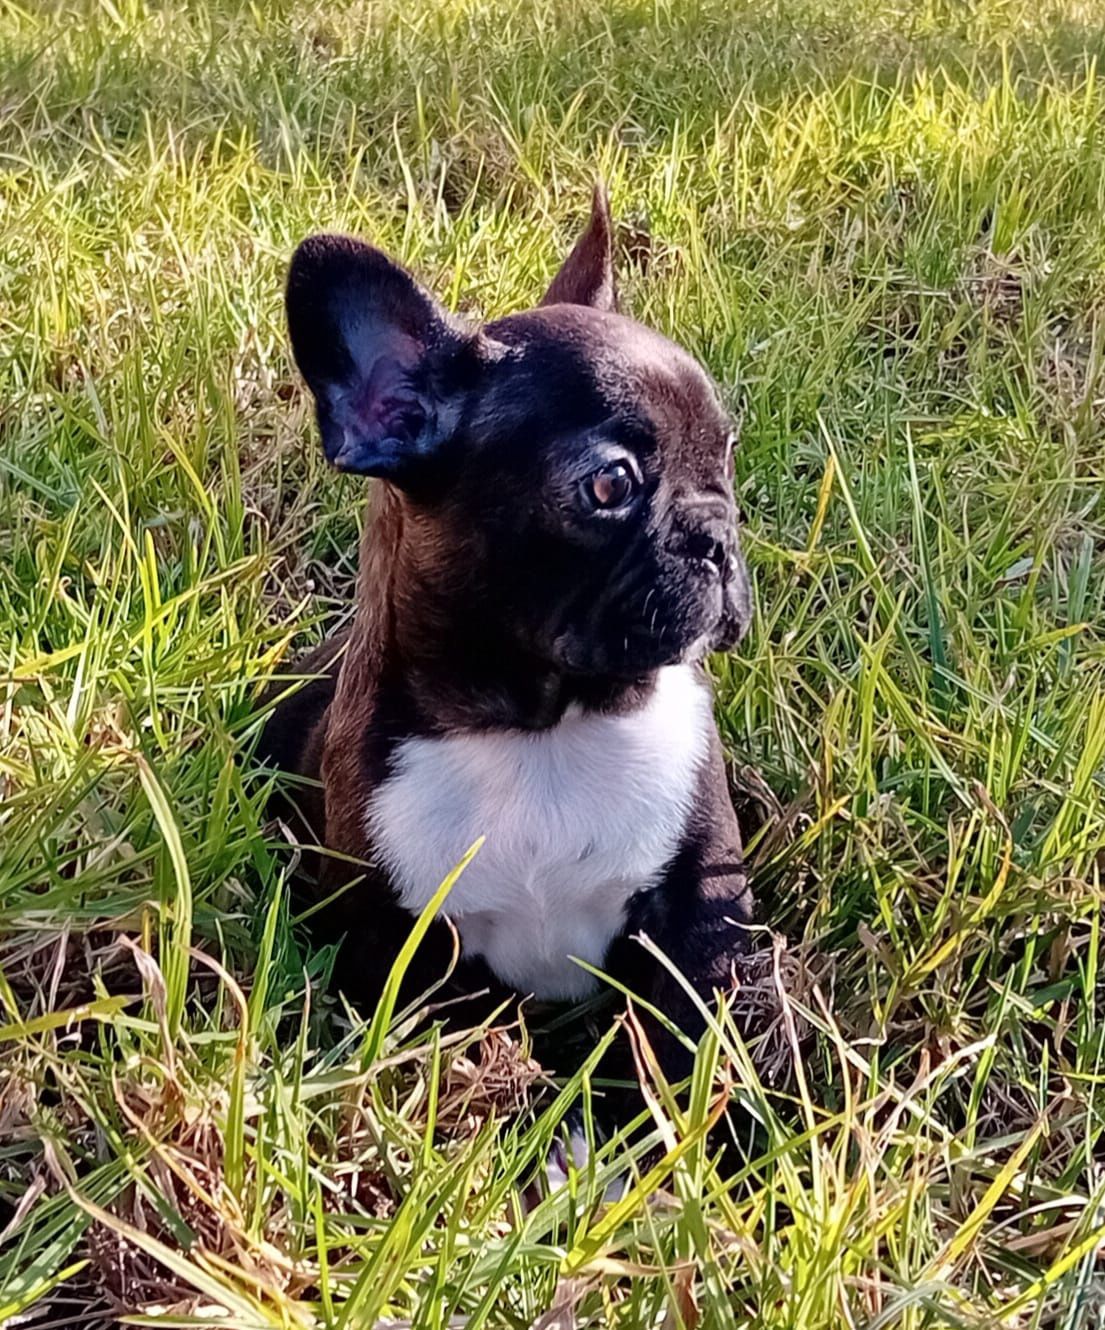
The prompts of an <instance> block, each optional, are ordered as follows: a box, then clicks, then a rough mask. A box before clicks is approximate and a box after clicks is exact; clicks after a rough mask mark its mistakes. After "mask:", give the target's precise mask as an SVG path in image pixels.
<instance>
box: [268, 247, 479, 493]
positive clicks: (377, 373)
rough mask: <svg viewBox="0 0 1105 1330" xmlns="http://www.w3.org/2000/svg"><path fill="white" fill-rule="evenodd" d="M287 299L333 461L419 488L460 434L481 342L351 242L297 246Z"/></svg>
mask: <svg viewBox="0 0 1105 1330" xmlns="http://www.w3.org/2000/svg"><path fill="white" fill-rule="evenodd" d="M285 300H286V305H287V312H288V331H289V333H290V334H291V339H292V349H293V350H294V352H295V359H296V363H297V364H298V366H299V369H300V372H301V373H302V374H303V377H304V378H305V379H306V380H307V385H308V387H309V388H310V389H311V392H312V393H314V396H315V402H316V405H317V407H318V423H319V429H320V430H321V432H322V446H323V449H324V451H325V453H326V457H327V460H328V461H330V462H331V463H332V464H333V465H334V466H335V467H337V468H338V470H339V471H355V472H358V473H359V474H361V475H366V476H380V477H382V478H383V479H385V480H390V481H392V482H394V483H395V484H397V485H400V486H404V485H408V484H411V483H413V482H414V481H415V480H416V479H417V477H418V476H419V474H420V473H422V472H423V471H424V469H425V463H426V462H427V461H428V460H431V459H432V458H433V457H434V456H435V455H436V454H437V453H438V452H439V451H440V450H441V448H442V446H443V445H444V444H445V443H446V442H447V441H448V439H449V437H450V435H451V433H452V431H453V429H454V428H455V425H456V421H457V417H458V415H459V411H460V398H461V395H462V391H463V388H462V381H463V378H464V373H463V371H464V364H465V363H466V362H468V361H470V360H471V359H472V353H473V348H474V345H475V342H476V337H475V335H474V334H473V333H472V332H470V331H468V330H466V329H464V328H463V326H462V325H461V324H460V323H459V321H457V320H455V319H453V318H452V317H451V316H450V315H449V314H448V313H447V312H446V311H445V310H444V309H443V308H442V307H441V306H440V305H439V304H438V303H437V301H435V300H434V299H433V297H432V296H430V295H428V294H427V293H426V292H425V291H423V290H422V288H421V287H420V286H419V285H418V284H417V283H416V282H415V281H414V279H413V278H412V277H411V276H410V275H409V274H408V273H407V272H405V271H404V270H403V269H402V268H400V267H399V266H398V265H397V264H395V263H392V261H391V260H390V259H389V258H387V257H386V256H385V255H383V254H381V253H380V251H379V250H377V249H373V248H372V247H371V246H370V245H365V244H362V243H361V242H360V241H359V240H353V239H351V238H350V237H348V236H337V235H318V236H312V237H311V238H310V239H309V240H305V241H304V242H303V243H302V244H301V245H300V246H299V248H298V249H297V250H296V252H295V255H294V257H293V258H292V262H291V267H290V269H289V271H288V286H287V291H286V295H285Z"/></svg>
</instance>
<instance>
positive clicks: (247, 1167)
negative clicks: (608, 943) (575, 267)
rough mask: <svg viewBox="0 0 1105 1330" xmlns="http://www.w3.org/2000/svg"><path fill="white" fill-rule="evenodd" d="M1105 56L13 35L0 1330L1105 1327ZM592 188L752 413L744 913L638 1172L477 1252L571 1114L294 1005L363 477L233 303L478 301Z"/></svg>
mask: <svg viewBox="0 0 1105 1330" xmlns="http://www.w3.org/2000/svg"><path fill="white" fill-rule="evenodd" d="M1103 56H1105V19H1103V17H1102V14H1101V11H1100V8H1099V6H1098V5H1097V4H1093V3H1090V2H1089V0H1087V2H1086V3H1082V4H1080V3H1077V2H1076V0H1063V2H1059V0H1036V2H1035V3H1032V2H1031V0H926V2H925V3H923V4H916V3H911V2H910V0H856V2H855V3H852V2H850V0H750V2H749V3H747V4H742V5H739V6H736V5H732V4H730V3H726V2H724V0H649V2H648V3H644V2H643V0H610V3H585V0H558V2H557V3H556V4H552V5H546V6H533V5H530V4H529V3H527V2H526V0H446V2H445V3H440V2H439V0H382V2H381V3H368V2H367V0H319V3H316V4H302V3H300V4H294V5H293V4H291V3H290V2H289V0H273V2H271V3H269V2H266V3H248V2H247V0H211V3H208V4H202V3H198V2H197V3H182V4H175V5H165V6H162V5H160V4H156V3H152V2H148V0H69V2H68V3H51V2H48V0H39V2H38V3H22V4H20V3H16V0H4V3H3V4H0V67H2V73H0V105H2V114H0V171H2V173H3V174H2V180H3V184H2V188H0V256H2V257H0V328H2V335H0V652H2V661H0V796H2V803H0V935H2V938H3V941H2V955H0V959H2V966H3V975H2V980H0V1004H2V1008H3V1011H2V1014H0V1022H2V1023H0V1041H2V1045H3V1049H2V1052H3V1057H2V1060H0V1229H2V1232H0V1320H3V1319H4V1318H9V1319H8V1320H7V1323H8V1324H13V1325H15V1324H32V1325H38V1326H46V1325H53V1326H98V1325H109V1324H115V1323H116V1320H117V1318H120V1317H123V1316H126V1315H139V1316H140V1315H149V1314H151V1313H152V1312H153V1311H154V1310H155V1309H158V1308H160V1309H161V1310H162V1311H163V1312H164V1313H165V1315H164V1316H162V1317H161V1319H160V1321H159V1323H161V1324H175V1325H183V1324H193V1325H212V1324H232V1325H234V1326H235V1327H237V1328H238V1330H246V1328H247V1327H272V1326H313V1325H327V1326H337V1327H367V1326H372V1325H374V1324H377V1323H381V1324H396V1325H411V1326H418V1327H427V1328H429V1327H444V1326H450V1325H458V1326H459V1325H468V1326H473V1327H478V1326H484V1325H487V1326H513V1327H529V1326H536V1325H541V1326H545V1327H551V1326H553V1325H557V1326H561V1327H567V1326H579V1327H584V1326H619V1327H638V1326H640V1327H644V1326H649V1327H652V1326H663V1327H671V1328H673V1330H674V1327H679V1326H684V1327H694V1326H702V1327H714V1326H718V1327H726V1326H733V1327H735V1326H748V1327H752V1326H755V1327H764V1328H765V1330H784V1328H788V1330H828V1328H829V1327H832V1328H833V1330H835V1328H836V1327H841V1328H842V1330H843V1328H845V1327H859V1326H863V1327H870V1328H871V1330H875V1327H903V1328H904V1330H920V1328H921V1327H928V1326H933V1327H935V1326H947V1325H952V1326H961V1327H983V1326H987V1327H991V1326H997V1325H1001V1326H1005V1327H1017V1328H1018V1330H1020V1328H1022V1327H1023V1328H1025V1330H1027V1328H1028V1327H1054V1328H1055V1330H1076V1328H1077V1327H1082V1326H1087V1327H1092V1326H1095V1325H1100V1324H1101V1318H1102V1317H1105V1269H1103V1268H1102V1259H1101V1258H1102V1248H1103V1240H1105V1168H1103V1165H1102V1160H1103V1159H1105V1145H1103V1128H1105V1110H1103V1077H1105V1056H1103V1054H1105V1044H1103V1030H1105V1010H1103V1007H1105V1004H1103V1003H1102V1001H1101V998H1102V978H1101V976H1102V970H1101V961H1100V941H1101V914H1102V911H1101V904H1102V881H1101V879H1102V870H1103V867H1105V634H1103V631H1102V627H1103V624H1105V576H1103V574H1105V509H1103V501H1102V495H1103V483H1105V444H1103V441H1102V431H1103V425H1105V275H1103V274H1105V225H1103V221H1102V219H1103V217H1105V81H1103V79H1102V76H1101V74H1100V72H1099V68H1098V63H1095V62H1100V60H1101V58H1102V57H1103ZM596 175H601V176H603V177H604V178H605V179H606V180H607V181H608V182H609V186H610V191H611V196H612V202H613V207H614V210H615V212H616V214H617V215H618V217H619V218H620V222H621V229H620V238H621V240H620V248H621V250H622V254H621V259H620V262H621V267H622V273H623V289H624V292H625V297H626V303H627V305H628V306H629V308H630V309H631V310H632V311H633V312H634V313H635V314H637V315H638V316H639V317H641V318H644V319H646V320H648V321H650V322H652V323H654V324H655V325H657V326H658V327H659V328H661V329H662V330H663V331H665V332H666V333H669V334H670V335H672V336H674V337H675V338H677V339H678V340H680V341H681V342H683V343H685V344H686V345H687V346H688V347H689V348H690V349H691V350H692V351H693V352H694V353H696V354H697V355H699V356H701V357H702V358H703V359H704V360H705V362H706V363H707V364H708V366H709V367H710V369H711V370H712V372H713V373H714V374H715V376H716V377H717V379H718V380H719V382H720V383H721V384H722V386H723V388H724V391H725V392H726V394H727V395H728V396H729V398H730V400H731V401H732V403H733V406H734V409H739V410H740V411H741V412H742V413H743V419H744V427H743V439H742V444H741V448H740V453H739V459H738V486H739V499H740V504H741V507H742V510H743V512H744V515H745V521H746V527H745V533H746V534H745V544H746V549H747V551H748V555H749V560H750V563H751V565H752V567H753V570H754V573H755V579H756V587H757V606H758V608H757V613H756V621H755V624H754V627H753V630H752V632H751V635H750V637H749V639H748V640H747V642H746V643H745V644H744V645H743V646H742V647H741V648H740V649H739V651H738V652H737V653H735V654H734V655H733V656H732V658H730V659H724V660H717V661H716V662H714V666H713V670H714V674H715V677H716V681H717V693H718V702H717V710H718V716H719V720H720V723H721V725H722V728H723V733H724V738H725V742H726V745H727V749H728V752H729V754H730V757H731V763H732V780H733V788H734V795H735V797H736V799H737V800H738V806H739V808H740V811H741V815H742V817H743V818H744V820H745V822H746V824H747V827H748V829H749V855H750V859H751V862H752V865H753V870H754V877H755V880H756V883H757V886H758V892H759V895H760V899H761V901H762V904H763V912H764V921H765V924H766V925H768V926H769V927H770V930H772V932H771V933H769V932H768V931H767V930H766V929H765V933H764V937H763V946H762V949H761V953H760V955H761V961H760V963H759V966H758V969H757V971H756V972H755V973H754V974H751V975H749V976H748V977H747V982H746V984H745V986H744V988H743V989H742V990H741V992H740V993H739V994H738V995H737V998H736V1002H735V1006H734V1009H733V1010H732V1012H731V1013H730V1014H729V1015H727V1016H724V1017H723V1018H722V1019H721V1020H720V1021H719V1022H717V1023H716V1025H715V1027H714V1029H713V1032H712V1034H711V1036H710V1037H709V1038H708V1040H707V1041H706V1043H705V1045H704V1046H703V1048H702V1050H701V1052H700V1056H699V1064H698V1070H697V1073H696V1078H695V1081H694V1083H693V1085H692V1089H691V1096H690V1101H689V1104H687V1103H685V1102H684V1103H682V1104H680V1103H677V1102H676V1101H675V1100H673V1098H672V1095H671V1092H670V1090H669V1088H668V1087H666V1086H664V1085H662V1084H658V1083H656V1081H655V1079H654V1078H652V1077H651V1076H650V1075H649V1073H648V1069H647V1066H646V1068H645V1077H646V1081H647V1082H649V1083H650V1085H651V1089H650V1095H649V1099H650V1108H649V1110H648V1112H649V1116H648V1125H649V1128H650V1136H649V1138H648V1139H647V1140H646V1141H645V1143H644V1144H643V1145H642V1146H640V1147H639V1148H637V1147H635V1149H636V1150H637V1153H636V1156H635V1157H636V1158H638V1159H639V1160H641V1161H643V1162H642V1163H641V1167H642V1168H645V1167H646V1166H647V1165H648V1162H649V1159H651V1160H655V1159H656V1158H657V1156H659V1159H660V1162H659V1163H657V1164H655V1167H654V1168H653V1171H652V1172H651V1173H647V1174H645V1175H644V1176H641V1177H640V1178H639V1180H638V1182H637V1183H636V1184H635V1185H634V1186H633V1187H632V1188H631V1190H630V1191H629V1192H628V1194H627V1195H626V1196H625V1197H624V1199H623V1200H621V1201H620V1202H617V1203H615V1204H604V1203H603V1199H602V1192H603V1183H604V1176H605V1173H606V1172H607V1171H608V1170H609V1169H610V1168H613V1167H615V1166H616V1165H617V1162H618V1159H619V1158H623V1159H624V1151H622V1152H621V1154H619V1151H620V1150H621V1147H619V1146H617V1144H616V1143H615V1145H614V1146H613V1147H611V1148H609V1149H606V1150H604V1151H600V1152H599V1155H598V1163H597V1165H596V1166H595V1167H593V1168H590V1169H588V1170H585V1171H584V1172H583V1173H582V1174H581V1175H579V1176H578V1177H576V1178H574V1179H573V1182H572V1184H571V1186H570V1187H569V1188H568V1189H565V1190H562V1191H560V1192H559V1193H557V1194H556V1195H554V1196H553V1197H551V1198H550V1199H547V1200H545V1201H543V1202H542V1203H541V1204H540V1205H538V1206H537V1208H536V1209H534V1210H532V1211H531V1212H529V1213H528V1214H524V1213H523V1211H522V1209H521V1207H520V1203H519V1199H518V1198H519V1193H520V1189H521V1187H522V1185H523V1184H525V1183H526V1182H527V1181H528V1180H529V1178H530V1177H531V1175H532V1173H533V1170H534V1167H535V1165H536V1163H537V1162H539V1161H540V1160H541V1159H542V1158H543V1157H544V1155H545V1152H546V1150H547V1148H548V1145H549V1142H550V1140H551V1138H552V1136H553V1135H554V1132H555V1130H556V1128H557V1124H558V1122H559V1120H560V1118H561V1117H562V1115H563V1113H564V1109H565V1106H566V1104H567V1102H568V1101H569V1100H570V1099H571V1098H572V1097H573V1095H574V1094H575V1093H576V1091H577V1090H578V1089H579V1085H580V1084H581V1083H582V1082H581V1078H580V1077H577V1078H576V1081H575V1082H569V1083H567V1084H566V1085H565V1084H561V1085H560V1086H559V1087H558V1086H555V1085H554V1086H550V1085H548V1084H546V1082H545V1080H544V1079H543V1078H542V1077H541V1076H540V1075H539V1074H538V1069H537V1068H536V1067H534V1066H533V1065H532V1064H531V1063H530V1062H529V1061H528V1060H527V1056H526V1054H527V1050H526V1046H525V1043H524V1040H523V1041H522V1042H519V1038H520V1035H519V1032H517V1031H515V1032H514V1033H513V1035H508V1034H502V1033H496V1034H488V1035H486V1037H483V1038H482V1039H481V1038H480V1037H479V1036H478V1034H477V1035H473V1037H472V1039H471V1040H466V1041H460V1042H459V1043H457V1044H452V1045H450V1044H448V1043H447V1042H443V1041H441V1040H440V1039H436V1038H433V1037H430V1036H427V1035H416V1034H413V1033H412V1032H411V1029H410V1027H409V1024H406V1023H404V1021H403V1020H402V1019H401V1018H400V1016H401V1014H400V1013H395V1012H394V1011H389V1010H388V1009H387V1008H386V1007H385V1009H384V1010H383V1011H381V1012H379V1013H377V1014H376V1015H375V1016H374V1017H373V1018H372V1020H370V1021H369V1022H367V1023H366V1022H364V1021H362V1020H360V1019H358V1018H356V1017H355V1016H353V1015H352V1014H350V1013H348V1012H345V1011H343V1010H342V1009H341V1008H340V1007H338V1006H336V1005H335V1004H334V1003H333V1001H332V1000H330V999H328V998H326V997H325V996H324V995H323V993H322V990H321V987H320V986H319V985H318V984H317V983H316V984H313V985H309V984H308V977H310V978H311V979H314V980H319V979H321V978H323V977H324V975H325V972H326V968H327V965H328V964H329V957H328V955H327V954H326V953H324V952H323V953H319V952H313V951H312V950H311V947H310V943H309V940H308V939H307V938H306V936H305V932H304V930H303V929H302V928H301V927H299V926H298V925H297V924H296V922H295V921H294V920H293V919H292V917H291V915H290V912H289V906H288V903H287V898H286V891H285V880H286V875H287V873H288V872H289V870H290V869H291V867H292V866H293V859H294V854H293V851H292V850H291V847H290V846H289V845H288V844H287V842H286V841H285V839H284V838H283V836H282V834H281V831H280V828H279V827H276V826H272V825H269V824H268V823H267V822H266V817H265V812H264V795H265V784H264V782H263V781H259V780H258V779H257V772H256V769H255V767H254V766H253V764H252V761H251V755H250V754H251V744H252V742H253V739H254V736H255V734H256V728H257V717H256V714H255V712H254V711H253V709H252V708H253V703H254V701H255V699H256V697H257V694H258V691H259V689H260V687H261V685H262V683H263V681H264V680H265V679H266V677H268V676H269V675H270V674H271V673H272V672H274V671H279V670H284V671H285V672H286V671H287V670H288V668H289V662H290V660H291V659H292V656H293V655H294V652H295V650H296V649H298V647H299V646H300V645H302V644H304V643H307V642H310V641H312V640H316V639H317V638H318V637H319V636H320V635H321V634H322V632H323V631H325V630H326V628H327V627H330V626H332V625H334V624H336V623H338V622H340V621H341V619H342V617H343V616H344V615H345V614H346V613H347V611H348V605H349V593H350V587H351V578H352V572H353V563H354V551H355V540H356V529H357V522H358V513H359V509H360V506H361V499H362V496H363V493H364V490H363V486H362V484H360V483H358V481H357V480H356V479H355V478H339V477H337V476H334V475H332V474H330V473H328V472H327V471H326V468H325V466H324V464H323V462H322V459H321V457H320V455H319V450H318V447H317V443H316V440H315V436H314V433H313V427H312V422H311V420H310V411H309V403H308V401H307V399H306V396H305V394H304V391H303V388H302V386H301V384H300V382H299V381H298V379H297V377H296V375H295V373H294V371H293V367H292V365H291V362H290V359H289V355H288V349H287V341H286V337H285V333H284V328H283V322H282V310H281V285H282V280H283V274H284V268H285V264H286V262H287V259H288V256H289V254H290V252H291V250H292V248H293V247H294V245H295V243H296V242H297V241H298V240H299V239H300V238H302V237H303V236H304V235H305V234H307V233H308V232H310V231H312V230H314V229H318V228H323V227H330V228H345V229H348V230H351V231H355V232H357V233H359V234H361V235H364V236H367V237H370V238H372V239H373V240H375V241H376V242H377V243H379V244H381V245H383V246H385V247H386V248H388V249H389V250H391V251H392V252H394V253H395V254H397V255H399V256H400V257H401V258H402V259H403V260H405V261H406V262H407V263H409V264H410V265H412V266H413V267H414V268H415V269H416V270H417V271H418V272H419V273H420V274H421V276H422V277H423V279H424V280H425V281H426V282H427V283H429V284H430V285H432V286H433V287H434V288H435V289H436V290H437V291H438V292H440V293H441V294H442V296H443V298H444V299H446V300H447V302H448V303H449V304H451V305H453V306H455V307H460V308H463V309H465V310H468V311H473V312H476V311H483V312H486V313H488V314H490V313H501V312H505V311H508V310H511V309H516V308H520V307H522V306H524V305H525V304H527V303H529V302H532V301H533V300H534V299H535V298H536V297H537V296H538V294H539V293H540V292H541V290H542V289H543V285H544V283H545V282H546V281H547V280H548V278H549V276H550V274H551V273H552V271H553V270H554V266H555V264H556V262H557V260H558V257H559V256H561V255H562V254H563V253H564V251H565V249H566V247H567V245H568V244H569V243H570V240H571V238H572V235H573V232H574V230H575V229H576V228H577V227H578V226H579V225H580V223H581V221H582V219H583V217H584V215H585V211H586V206H587V200H588V195H589V189H590V185H591V182H592V180H593V178H594V177H595V176H596ZM772 934H773V935H774V940H773V936H772ZM608 1019H609V1018H608V1017H607V1016H606V1015H605V1014H603V1013H601V1012H598V1013H592V1015H591V1016H590V1017H589V1020H590V1021H591V1026H590V1027H587V1026H585V1025H582V1024H581V1027H580V1028H584V1029H586V1028H592V1029H594V1030H596V1031H598V1032H599V1033H601V1032H602V1031H603V1030H605V1029H606V1027H607V1024H608ZM582 1079H583V1080H586V1077H585V1076H583V1078H582ZM726 1087H730V1089H729V1093H731V1095H732V1096H733V1097H734V1099H735V1100H736V1102H737V1103H738V1105H740V1106H741V1109H742V1112H743V1113H744V1114H745V1120H747V1119H748V1117H749V1116H750V1117H751V1118H753V1119H756V1120H758V1123H759V1128H758V1132H757V1133H756V1135H755V1137H754V1138H753V1139H752V1141H751V1142H750V1143H748V1145H747V1147H746V1154H745V1156H744V1160H743V1163H742V1164H741V1166H740V1167H739V1168H738V1169H737V1171H736V1172H735V1173H734V1174H730V1175H727V1176H722V1175H720V1174H719V1173H718V1172H717V1171H716V1170H715V1169H714V1168H713V1166H712V1162H711V1153H710V1149H709V1148H708V1147H707V1146H706V1144H705V1143H704V1129H705V1127H706V1125H707V1124H708V1122H709V1121H710V1120H711V1117H712V1116H713V1114H714V1113H715V1110H716V1109H717V1108H718V1107H719V1106H720V1103H721V1102H722V1099H723V1097H724V1095H725V1093H726ZM558 1088H559V1089H560V1091H561V1092H560V1093H559V1094H558V1093H557V1089H558ZM593 1089H594V1092H595V1093H596V1094H597V1093H599V1092H600V1091H601V1086H596V1087H593ZM648 1145H651V1146H652V1147H654V1148H653V1150H652V1154H651V1156H649V1159H646V1156H645V1154H644V1153H643V1151H644V1149H645V1148H646V1146H648ZM656 1147H658V1148H656ZM174 1317H175V1318H176V1319H173V1318H174Z"/></svg>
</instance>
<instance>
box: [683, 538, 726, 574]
mask: <svg viewBox="0 0 1105 1330" xmlns="http://www.w3.org/2000/svg"><path fill="white" fill-rule="evenodd" d="M685 550H686V555H687V558H688V559H703V560H705V562H706V563H712V564H713V565H714V567H715V568H724V567H725V565H726V563H727V562H728V560H729V550H728V548H727V547H726V544H725V542H724V541H723V540H719V539H718V538H717V536H715V535H712V534H711V533H710V532H709V531H696V532H695V533H694V534H693V535H692V536H688V538H687V544H686V546H685Z"/></svg>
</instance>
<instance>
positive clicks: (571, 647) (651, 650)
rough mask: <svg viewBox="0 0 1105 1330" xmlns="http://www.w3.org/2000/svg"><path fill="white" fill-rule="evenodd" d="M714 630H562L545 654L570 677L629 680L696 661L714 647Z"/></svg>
mask: <svg viewBox="0 0 1105 1330" xmlns="http://www.w3.org/2000/svg"><path fill="white" fill-rule="evenodd" d="M716 633H717V629H716V627H715V626H710V627H707V628H705V629H704V630H703V631H701V632H698V633H688V634H683V635H681V636H680V637H678V638H674V639H673V637H672V636H671V635H670V634H668V635H663V636H660V635H649V634H644V633H640V632H638V633H632V632H629V633H624V634H622V636H621V637H610V638H606V639H601V640H598V641H587V640H585V639H584V638H582V637H577V636H575V635H573V634H570V633H565V634H563V635H562V636H561V637H559V638H557V640H556V642H555V643H554V644H553V646H552V650H551V651H550V652H549V654H548V658H549V663H550V664H551V665H552V666H553V668H554V669H556V670H557V671H559V672H560V673H562V674H566V675H568V676H570V677H573V678H588V679H608V680H612V681H614V682H619V683H627V684H628V683H633V682H636V681H638V680H640V679H644V678H647V676H648V675H650V674H654V673H655V672H656V671H657V670H662V669H664V668H666V667H667V666H669V665H686V664H697V663H698V662H699V661H701V660H702V659H703V658H704V657H705V656H706V655H707V654H708V653H709V652H710V651H713V650H715V649H716V648H715V647H714V645H713V642H714V639H715V636H716Z"/></svg>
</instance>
